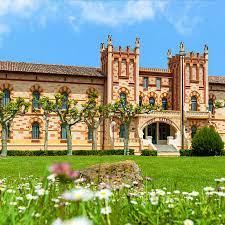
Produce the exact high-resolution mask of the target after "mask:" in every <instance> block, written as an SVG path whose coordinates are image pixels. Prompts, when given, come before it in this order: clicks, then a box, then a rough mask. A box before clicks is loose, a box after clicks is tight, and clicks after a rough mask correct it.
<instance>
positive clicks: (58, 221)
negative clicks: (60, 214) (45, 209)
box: [52, 216, 93, 225]
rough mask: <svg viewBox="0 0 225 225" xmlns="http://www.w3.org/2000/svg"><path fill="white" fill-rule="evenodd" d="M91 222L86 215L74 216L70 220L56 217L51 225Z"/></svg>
mask: <svg viewBox="0 0 225 225" xmlns="http://www.w3.org/2000/svg"><path fill="white" fill-rule="evenodd" d="M92 224H93V223H92V222H91V221H90V220H89V219H88V218H87V217H83V216H80V217H75V218H73V219H70V220H65V221H62V220H61V219H59V218H58V219H56V220H55V221H54V222H53V223H52V225H92Z"/></svg>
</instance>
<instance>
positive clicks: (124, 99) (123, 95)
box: [120, 92, 127, 105]
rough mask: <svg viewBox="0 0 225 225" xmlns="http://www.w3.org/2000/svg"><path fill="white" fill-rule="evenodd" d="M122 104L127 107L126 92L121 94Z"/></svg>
mask: <svg viewBox="0 0 225 225" xmlns="http://www.w3.org/2000/svg"><path fill="white" fill-rule="evenodd" d="M120 102H121V103H122V105H126V104H127V95H126V93H124V92H121V93H120Z"/></svg>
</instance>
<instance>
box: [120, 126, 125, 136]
mask: <svg viewBox="0 0 225 225" xmlns="http://www.w3.org/2000/svg"><path fill="white" fill-rule="evenodd" d="M124 137H125V126H124V124H121V125H120V138H124Z"/></svg>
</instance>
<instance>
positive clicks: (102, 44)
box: [100, 43, 105, 52]
mask: <svg viewBox="0 0 225 225" xmlns="http://www.w3.org/2000/svg"><path fill="white" fill-rule="evenodd" d="M104 50H105V45H104V43H101V44H100V51H101V52H103V51H104Z"/></svg>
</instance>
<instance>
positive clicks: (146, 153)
mask: <svg viewBox="0 0 225 225" xmlns="http://www.w3.org/2000/svg"><path fill="white" fill-rule="evenodd" d="M141 155H142V156H157V151H156V150H147V149H144V150H142V151H141Z"/></svg>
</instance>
